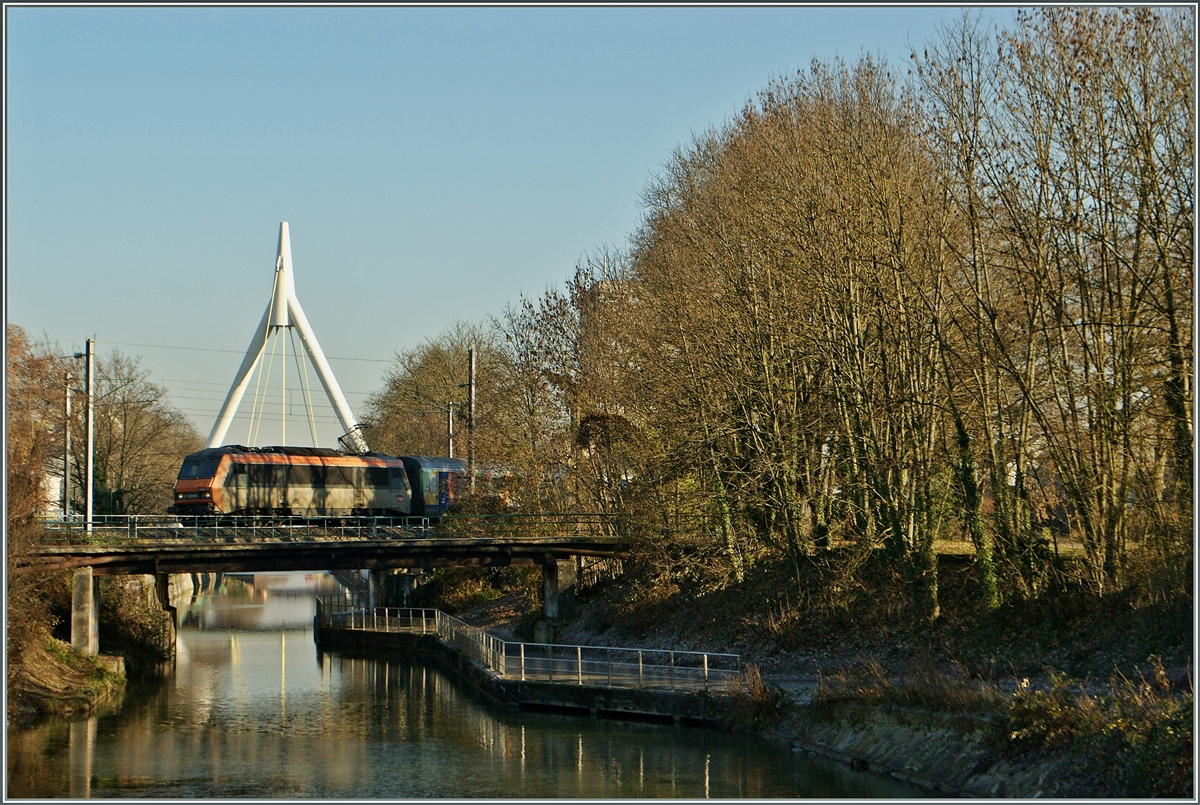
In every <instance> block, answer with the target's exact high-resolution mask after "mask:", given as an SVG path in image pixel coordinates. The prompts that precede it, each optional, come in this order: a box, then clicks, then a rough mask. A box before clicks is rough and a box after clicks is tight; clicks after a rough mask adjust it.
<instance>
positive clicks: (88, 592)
mask: <svg viewBox="0 0 1200 805" xmlns="http://www.w3.org/2000/svg"><path fill="white" fill-rule="evenodd" d="M97 581H98V579H96V577H95V576H94V575H93V574H92V569H91V568H90V567H85V568H82V569H80V570H76V571H75V575H74V578H73V579H72V583H71V650H72V651H74V652H76V653H77V654H86V655H88V656H93V655H96V654H99V653H100V596H99V595H98V594H97V588H96V582H97Z"/></svg>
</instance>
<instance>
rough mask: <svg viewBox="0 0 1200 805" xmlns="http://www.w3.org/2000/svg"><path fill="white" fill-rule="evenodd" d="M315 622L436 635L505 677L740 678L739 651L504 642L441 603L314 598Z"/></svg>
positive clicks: (700, 684) (685, 684)
mask: <svg viewBox="0 0 1200 805" xmlns="http://www.w3.org/2000/svg"><path fill="white" fill-rule="evenodd" d="M317 623H318V625H320V626H324V627H334V628H342V629H353V630H366V631H383V632H409V633H419V634H436V635H437V636H438V637H439V638H440V639H441V640H442V641H443V642H445V643H447V644H448V645H451V646H453V647H454V648H456V649H458V650H459V651H461V652H463V653H464V654H465V655H466V656H467V657H468V658H470V659H471V660H473V661H474V662H475V663H476V664H478V665H480V666H481V667H482V668H483V669H484V670H486V671H488V672H489V673H491V674H493V675H495V676H497V677H499V678H501V679H512V680H519V681H544V682H551V683H558V684H576V685H584V684H586V685H592V686H598V687H610V688H630V687H632V688H654V689H662V688H665V689H671V690H701V689H702V690H721V689H725V688H728V687H731V686H733V685H735V684H736V683H737V680H738V679H739V678H740V677H741V657H740V656H739V655H737V654H722V653H715V652H704V651H672V650H668V649H639V648H624V647H618V646H584V645H568V644H547V643H523V642H516V641H507V640H501V639H500V638H498V637H496V636H495V635H491V634H488V633H487V632H486V631H484V630H483V629H481V628H479V627H477V626H470V625H469V624H466V623H464V622H463V621H460V620H458V619H457V618H455V617H453V616H451V615H447V614H446V613H444V612H442V611H440V610H436V609H418V608H410V607H374V608H370V607H360V606H356V605H355V604H354V602H353V601H347V600H346V599H345V598H343V597H338V596H331V595H322V596H317Z"/></svg>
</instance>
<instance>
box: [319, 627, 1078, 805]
mask: <svg viewBox="0 0 1200 805" xmlns="http://www.w3.org/2000/svg"><path fill="white" fill-rule="evenodd" d="M315 634H316V641H317V645H318V646H319V647H320V648H321V649H322V650H338V651H343V652H347V653H352V654H360V655H374V656H378V655H380V654H385V655H386V654H393V655H396V656H405V657H409V658H416V659H419V660H421V661H423V662H427V663H429V664H431V665H433V666H434V667H437V668H439V669H440V670H442V671H443V672H445V673H448V674H452V675H453V676H454V677H455V678H456V679H458V680H459V681H461V682H463V683H465V684H466V685H468V686H469V687H470V688H472V689H473V690H475V691H476V692H477V693H478V694H479V695H481V696H483V697H484V698H485V699H486V700H488V701H491V702H492V703H493V704H497V705H501V706H509V707H526V708H555V709H561V710H566V711H571V712H577V713H579V714H580V715H588V714H591V715H595V716H617V717H628V716H639V717H649V718H655V719H662V720H670V721H674V722H676V723H680V722H687V723H691V724H696V725H703V726H712V727H728V726H729V724H728V721H727V719H726V718H725V717H724V716H725V714H726V713H728V711H729V709H728V702H729V699H730V697H729V696H727V695H721V694H714V693H710V692H706V691H670V690H648V689H644V688H642V689H639V688H606V687H598V686H591V685H578V684H570V683H569V682H567V683H562V682H557V683H548V682H533V681H517V680H511V679H500V678H498V677H496V676H494V675H492V674H489V673H488V672H486V671H485V670H483V669H482V668H481V667H479V666H478V665H476V664H475V663H474V662H472V661H471V660H470V659H469V658H468V657H467V656H466V655H465V654H463V653H462V652H461V651H459V650H458V649H456V648H454V647H453V646H450V645H448V644H446V643H445V642H443V641H442V640H441V639H439V638H438V637H437V636H436V635H434V634H426V635H422V634H414V633H406V632H377V631H371V630H365V629H343V628H337V627H322V626H321V625H320V624H319V623H317V624H316V628H315ZM992 735H994V731H993V729H992V725H991V724H990V723H989V722H988V720H987V719H985V718H980V717H976V716H965V715H964V716H949V715H944V714H939V713H930V712H923V711H912V710H902V709H897V708H884V707H870V706H864V705H857V704H852V703H838V704H821V705H807V706H798V707H796V708H794V709H793V710H792V712H791V713H790V715H788V717H787V718H786V719H784V720H783V721H782V722H780V723H778V724H776V725H775V726H774V727H773V728H772V729H771V730H769V731H768V733H767V736H768V737H770V738H772V739H773V740H776V741H779V742H782V743H785V744H787V745H790V746H791V748H792V749H793V750H794V751H803V752H807V753H810V754H816V755H822V756H825V757H829V758H832V759H835V760H839V761H841V762H844V763H846V764H848V765H849V766H850V767H851V768H854V769H858V770H861V771H869V772H871V773H874V774H885V775H888V776H891V777H895V778H897V779H901V780H905V781H907V782H910V783H914V784H916V785H920V786H922V787H924V788H927V789H930V790H931V791H933V792H935V793H937V794H942V795H946V796H951V797H1010V798H1020V799H1032V798H1035V797H1044V796H1053V795H1054V793H1055V791H1056V786H1057V784H1058V783H1060V782H1061V781H1063V779H1064V778H1065V777H1066V776H1067V773H1066V772H1067V770H1066V768H1065V766H1064V762H1063V760H1062V759H1061V758H1042V759H1038V760H1035V761H1031V760H1028V759H1024V758H1006V757H1003V756H1001V754H1000V753H999V752H998V750H997V747H996V745H995V744H994V743H993V742H992V739H991V736H992Z"/></svg>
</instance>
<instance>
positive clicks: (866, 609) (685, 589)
mask: <svg viewBox="0 0 1200 805" xmlns="http://www.w3.org/2000/svg"><path fill="white" fill-rule="evenodd" d="M939 574H940V576H941V579H942V584H941V596H942V601H943V607H942V615H941V617H939V618H938V619H937V620H935V621H933V622H928V621H926V620H924V619H922V618H919V617H917V616H916V615H915V613H913V612H912V610H911V605H910V604H909V603H908V601H909V599H908V597H907V596H906V594H905V589H904V580H903V579H902V578H900V577H899V576H898V574H893V573H890V572H888V570H887V568H886V567H884V566H882V565H876V566H865V567H862V568H859V569H858V571H857V572H856V573H855V574H854V575H853V577H848V578H846V579H845V580H844V585H845V586H844V588H843V594H842V595H840V596H838V597H836V598H831V597H828V596H827V597H825V598H824V599H822V598H820V597H818V596H817V595H816V594H815V593H813V592H812V591H815V590H829V589H831V588H832V587H835V586H836V581H834V582H831V579H830V578H829V570H828V569H827V568H825V567H822V566H820V565H819V564H817V563H816V562H814V563H813V564H812V565H811V566H810V567H808V568H803V569H802V572H801V573H800V574H799V579H798V578H797V575H798V574H797V571H796V568H795V567H794V566H792V565H789V564H787V563H785V562H779V561H769V560H767V561H760V562H759V563H758V564H756V565H755V566H754V567H752V568H750V569H749V570H747V572H746V573H745V574H744V575H743V578H742V579H741V580H740V581H737V580H734V579H733V578H732V576H730V575H725V576H723V577H722V576H721V574H719V573H717V572H703V571H698V570H697V569H696V568H692V569H691V574H690V575H686V574H682V573H678V574H674V575H671V574H662V575H660V576H659V577H658V578H653V577H651V576H649V575H645V574H639V573H638V572H637V571H636V570H633V569H631V570H627V572H626V573H624V574H623V575H621V576H619V577H617V578H615V579H611V580H608V581H605V582H602V583H599V584H594V585H592V586H590V587H581V588H580V589H579V591H578V592H579V594H578V604H577V607H576V610H575V613H574V615H573V616H572V618H571V619H570V620H569V621H567V622H565V623H563V624H561V626H560V630H559V637H558V639H559V640H560V641H562V642H566V643H581V644H590V645H636V646H643V647H647V648H664V647H674V648H679V649H684V650H708V651H728V652H735V653H738V654H741V655H742V657H743V661H744V662H745V663H747V666H748V670H749V671H750V673H749V674H748V676H747V678H746V680H745V684H744V686H743V690H742V691H740V692H739V693H738V694H737V695H735V696H734V697H732V698H731V701H730V705H729V712H728V713H727V714H726V715H727V718H726V719H725V720H726V722H727V723H728V725H729V726H731V727H733V728H738V729H749V730H754V731H758V732H764V733H770V732H773V731H774V732H778V731H779V730H783V731H784V732H785V733H786V730H787V729H788V724H789V721H791V720H794V719H795V718H797V717H798V716H797V714H798V713H801V712H803V713H805V714H806V715H805V717H806V718H812V717H819V716H820V714H821V713H822V712H823V711H824V712H831V710H830V708H836V707H839V706H843V705H846V704H853V705H861V706H865V707H870V708H877V709H880V710H903V711H906V712H924V713H929V714H936V715H941V716H949V717H961V718H962V719H964V720H963V722H962V723H963V724H964V725H965V726H964V727H963V728H964V729H967V730H969V731H972V734H973V735H975V738H977V739H978V740H979V741H980V742H981V743H980V747H981V748H980V755H979V758H978V759H977V761H974V762H977V763H978V764H979V770H980V771H981V772H982V771H983V770H984V769H985V768H989V767H991V766H996V767H997V768H1004V769H1021V768H1031V767H1033V766H1036V765H1038V764H1041V765H1042V766H1047V767H1053V768H1054V769H1055V770H1056V772H1055V775H1054V779H1053V786H1054V789H1053V790H1054V793H1055V794H1056V795H1058V796H1086V797H1093V796H1105V797H1146V796H1173V797H1190V796H1191V792H1192V783H1191V774H1192V767H1193V762H1192V720H1193V719H1192V712H1193V703H1192V702H1193V699H1192V687H1191V663H1192V640H1193V638H1192V612H1191V606H1190V597H1188V598H1177V599H1176V600H1175V601H1174V602H1172V603H1164V602H1161V601H1158V602H1156V601H1152V600H1148V599H1147V597H1146V596H1143V595H1140V594H1139V591H1138V590H1137V589H1136V588H1131V589H1127V590H1125V591H1123V592H1121V593H1120V594H1116V595H1111V596H1104V597H1100V596H1095V595H1092V594H1090V593H1089V592H1088V591H1087V590H1086V588H1085V587H1084V586H1083V585H1081V584H1079V583H1077V582H1075V581H1074V580H1073V579H1072V577H1071V576H1070V575H1069V574H1066V573H1064V574H1062V575H1060V576H1059V577H1058V578H1055V579H1049V580H1047V583H1046V585H1045V586H1044V588H1043V589H1042V590H1040V592H1039V595H1038V596H1037V597H1036V598H1033V597H1030V598H1027V599H1023V600H1011V601H1006V602H1004V604H1003V605H1002V606H1001V607H1000V609H998V610H996V611H992V612H988V611H985V610H983V609H981V608H980V607H978V606H977V605H976V603H975V597H974V596H973V591H974V584H975V577H974V573H973V565H972V563H971V562H970V559H969V557H946V558H943V559H942V561H941V563H940V567H939ZM806 582H807V583H806ZM539 585H540V574H537V573H536V572H535V571H524V570H517V569H505V570H495V569H492V570H483V569H455V570H443V571H438V572H436V573H435V574H434V577H433V582H432V583H431V584H429V585H427V586H426V587H424V588H423V589H422V590H421V591H420V593H419V601H420V602H421V603H423V604H428V605H434V606H439V607H441V608H445V609H449V610H453V611H455V612H456V613H457V614H458V616H459V617H462V618H464V619H465V620H467V621H468V622H471V623H475V624H478V625H482V626H485V627H487V628H488V629H489V630H491V631H493V632H495V633H497V634H501V635H504V636H507V637H511V638H516V639H529V638H530V636H531V630H532V623H533V622H534V621H536V620H537V619H538V618H539V617H540V610H539V607H540V601H539V596H538V588H539ZM797 690H803V691H805V693H804V695H803V696H801V695H798V694H797V693H796V691H797ZM823 709H824V710H823ZM981 725H982V726H981ZM980 730H982V732H980ZM976 733H978V734H976ZM973 740H974V739H973ZM997 764H999V765H997ZM1047 764H1048V765H1047ZM1014 773H1015V772H1014ZM1047 793H1050V792H1049V791H1047Z"/></svg>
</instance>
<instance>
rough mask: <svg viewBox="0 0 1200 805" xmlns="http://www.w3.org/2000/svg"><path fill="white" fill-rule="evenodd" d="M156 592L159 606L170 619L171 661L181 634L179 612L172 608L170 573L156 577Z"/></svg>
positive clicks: (156, 575)
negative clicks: (179, 633)
mask: <svg viewBox="0 0 1200 805" xmlns="http://www.w3.org/2000/svg"><path fill="white" fill-rule="evenodd" d="M154 592H155V593H156V594H157V595H158V604H159V606H161V607H162V609H163V612H165V613H167V614H168V615H169V616H170V617H169V618H168V619H167V637H166V639H167V641H168V642H169V643H170V650H171V659H172V660H173V659H175V646H176V642H177V638H178V632H179V612H178V610H176V609H175V607H173V606H171V576H170V574H169V573H156V574H155V575H154Z"/></svg>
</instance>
